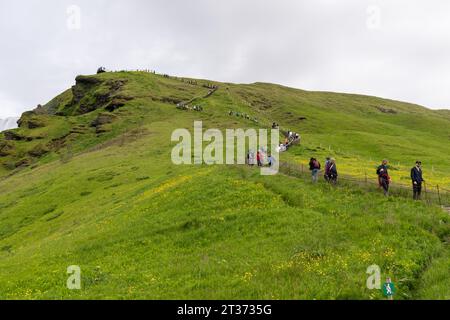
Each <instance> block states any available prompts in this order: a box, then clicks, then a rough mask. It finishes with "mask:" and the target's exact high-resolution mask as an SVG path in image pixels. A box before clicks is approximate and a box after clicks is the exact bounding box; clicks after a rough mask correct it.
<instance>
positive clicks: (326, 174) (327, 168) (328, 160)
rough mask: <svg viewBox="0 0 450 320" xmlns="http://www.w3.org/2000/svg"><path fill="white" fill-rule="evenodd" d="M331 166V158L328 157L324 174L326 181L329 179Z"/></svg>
mask: <svg viewBox="0 0 450 320" xmlns="http://www.w3.org/2000/svg"><path fill="white" fill-rule="evenodd" d="M330 166H331V158H330V157H327V159H326V160H325V174H324V175H323V177H324V178H325V181H329V175H330Z"/></svg>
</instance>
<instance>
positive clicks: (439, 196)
mask: <svg viewBox="0 0 450 320" xmlns="http://www.w3.org/2000/svg"><path fill="white" fill-rule="evenodd" d="M436 189H437V193H438V198H439V205H440V206H442V202H441V193H440V191H439V185H436Z"/></svg>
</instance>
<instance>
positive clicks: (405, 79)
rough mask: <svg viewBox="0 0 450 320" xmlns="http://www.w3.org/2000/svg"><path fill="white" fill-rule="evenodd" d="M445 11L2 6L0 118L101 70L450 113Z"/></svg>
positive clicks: (163, 4) (236, 4)
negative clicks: (376, 99) (268, 86)
mask: <svg viewBox="0 0 450 320" xmlns="http://www.w3.org/2000/svg"><path fill="white" fill-rule="evenodd" d="M449 14H450V1H448V0H429V1H423V0H385V1H381V0H370V1H369V0H304V1H301V0H226V1H216V0H127V1H125V0H86V1H84V0H71V1H65V0H0V41H1V45H0V118H2V117H7V116H14V115H19V114H20V113H21V112H23V111H25V110H30V109H32V108H34V107H35V106H36V105H37V104H38V103H40V104H44V103H46V102H47V101H48V100H50V99H51V98H53V97H54V96H55V95H57V94H58V93H60V92H61V91H63V90H65V89H67V88H69V87H70V86H71V85H73V84H74V79H75V76H76V75H78V74H92V73H95V71H96V70H97V68H98V67H99V66H105V67H107V68H108V69H112V70H116V69H136V68H141V69H143V68H148V69H155V70H156V71H158V72H164V73H169V74H174V75H180V76H191V77H199V78H208V79H213V80H220V81H230V82H239V83H251V82H256V81H263V82H273V83H279V84H283V85H288V86H292V87H297V88H302V89H307V90H326V91H338V92H352V93H362V94H370V95H377V96H381V97H386V98H393V99H399V100H404V101H409V102H415V103H418V104H422V105H425V106H427V107H430V108H448V107H450V19H449Z"/></svg>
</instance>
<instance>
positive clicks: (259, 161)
mask: <svg viewBox="0 0 450 320" xmlns="http://www.w3.org/2000/svg"><path fill="white" fill-rule="evenodd" d="M261 158H262V157H261V151H258V153H257V154H256V161H257V162H258V167H262V159H261Z"/></svg>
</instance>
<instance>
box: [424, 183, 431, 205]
mask: <svg viewBox="0 0 450 320" xmlns="http://www.w3.org/2000/svg"><path fill="white" fill-rule="evenodd" d="M423 186H424V188H425V202H426V203H428V204H429V205H430V204H431V203H430V201H428V190H427V183H426V182H424V183H423Z"/></svg>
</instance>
